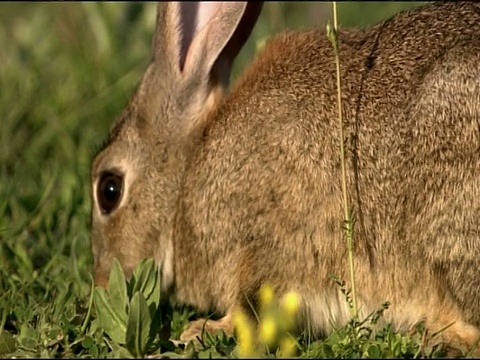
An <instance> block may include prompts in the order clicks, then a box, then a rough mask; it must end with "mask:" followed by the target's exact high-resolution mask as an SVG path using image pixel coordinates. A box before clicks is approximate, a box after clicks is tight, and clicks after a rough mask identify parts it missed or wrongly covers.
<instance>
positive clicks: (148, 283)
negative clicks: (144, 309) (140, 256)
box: [132, 258, 158, 299]
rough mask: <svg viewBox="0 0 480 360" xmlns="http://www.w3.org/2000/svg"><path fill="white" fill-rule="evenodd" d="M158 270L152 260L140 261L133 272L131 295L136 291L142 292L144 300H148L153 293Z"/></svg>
mask: <svg viewBox="0 0 480 360" xmlns="http://www.w3.org/2000/svg"><path fill="white" fill-rule="evenodd" d="M157 277H158V268H157V266H156V265H155V262H154V260H153V259H152V258H150V259H144V260H142V261H141V262H140V263H139V264H138V265H137V266H136V267H135V269H134V270H133V277H132V278H133V289H132V295H133V294H135V293H136V292H137V291H140V292H142V294H143V296H144V298H145V299H148V298H149V297H150V296H151V295H152V293H153V292H154V289H155V285H156V283H157V282H158V281H157V280H158V279H157Z"/></svg>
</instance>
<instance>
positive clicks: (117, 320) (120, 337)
mask: <svg viewBox="0 0 480 360" xmlns="http://www.w3.org/2000/svg"><path fill="white" fill-rule="evenodd" d="M93 300H94V303H95V308H96V311H97V317H98V319H99V321H100V326H101V327H102V328H103V330H104V331H105V332H106V333H107V334H108V336H110V338H111V339H112V340H113V341H116V342H118V343H119V344H125V333H126V331H127V325H126V322H125V321H124V320H123V319H122V318H121V317H119V316H118V315H117V314H116V312H115V311H113V309H112V307H111V306H110V304H109V302H108V299H107V292H106V290H105V289H104V288H102V287H96V288H95V294H94V298H93Z"/></svg>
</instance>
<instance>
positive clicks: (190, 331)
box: [180, 314, 233, 348]
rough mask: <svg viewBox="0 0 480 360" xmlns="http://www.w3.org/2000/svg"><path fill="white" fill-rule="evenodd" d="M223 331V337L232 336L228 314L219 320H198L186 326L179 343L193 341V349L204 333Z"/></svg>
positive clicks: (230, 318)
mask: <svg viewBox="0 0 480 360" xmlns="http://www.w3.org/2000/svg"><path fill="white" fill-rule="evenodd" d="M219 330H223V332H224V333H225V335H227V336H232V335H233V323H232V317H231V315H230V314H228V315H226V316H224V317H223V318H221V319H219V320H206V319H198V320H195V321H192V322H191V323H190V324H188V326H187V328H186V329H185V331H184V332H183V333H182V334H181V335H180V341H181V342H183V343H184V344H188V343H189V342H190V341H193V343H194V344H195V347H196V348H197V347H198V346H197V345H198V344H199V343H200V342H202V340H203V339H204V333H205V332H208V333H210V334H215V333H216V332H217V331H219Z"/></svg>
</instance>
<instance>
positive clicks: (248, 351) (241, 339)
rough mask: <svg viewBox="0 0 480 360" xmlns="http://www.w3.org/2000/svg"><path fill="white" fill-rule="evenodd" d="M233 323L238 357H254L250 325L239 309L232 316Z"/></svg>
mask: <svg viewBox="0 0 480 360" xmlns="http://www.w3.org/2000/svg"><path fill="white" fill-rule="evenodd" d="M233 323H234V326H235V328H236V329H237V335H238V355H239V357H254V356H256V352H255V348H254V341H253V329H252V325H251V324H250V321H249V320H248V318H247V316H246V315H245V314H244V313H243V312H242V311H241V310H240V309H239V310H237V311H235V313H234V314H233Z"/></svg>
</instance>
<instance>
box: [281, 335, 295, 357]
mask: <svg viewBox="0 0 480 360" xmlns="http://www.w3.org/2000/svg"><path fill="white" fill-rule="evenodd" d="M296 349H297V343H296V341H295V339H294V338H293V337H292V336H291V335H287V336H286V337H284V338H283V339H282V340H281V341H280V349H279V356H280V357H286V358H290V357H293V356H294V355H295V352H296Z"/></svg>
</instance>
